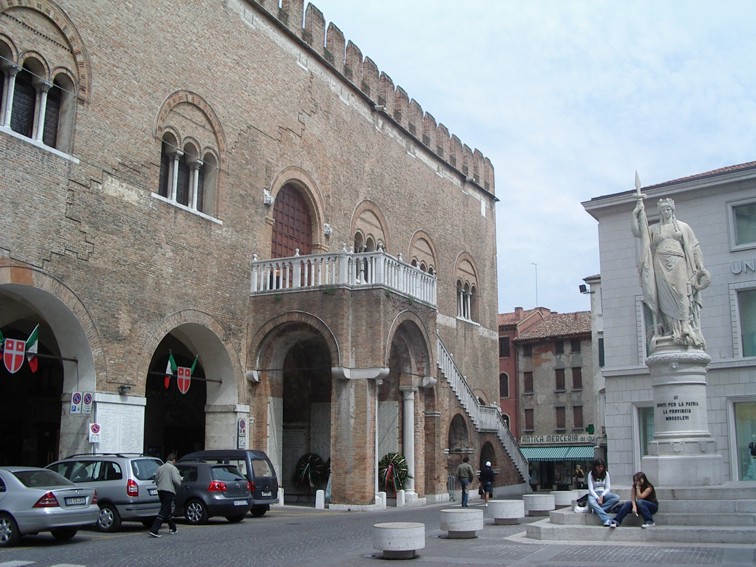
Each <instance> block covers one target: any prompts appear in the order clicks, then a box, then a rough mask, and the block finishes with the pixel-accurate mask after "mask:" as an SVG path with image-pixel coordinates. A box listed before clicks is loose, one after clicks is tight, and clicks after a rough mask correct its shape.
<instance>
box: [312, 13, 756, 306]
mask: <svg viewBox="0 0 756 567" xmlns="http://www.w3.org/2000/svg"><path fill="white" fill-rule="evenodd" d="M312 3H313V4H315V6H317V7H318V8H319V9H320V10H321V11H322V12H323V15H324V16H325V19H326V21H328V22H331V21H332V22H334V24H336V26H338V27H339V28H340V29H341V31H342V32H343V33H344V35H345V36H346V38H347V39H350V40H352V41H353V42H354V43H355V44H356V45H357V46H358V47H359V48H360V49H361V51H362V54H363V56H367V57H370V58H371V59H372V60H373V61H375V63H376V64H377V66H378V68H379V69H380V70H381V71H383V72H385V73H386V74H388V75H389V76H390V77H391V78H392V80H393V81H394V84H395V85H399V86H401V87H402V88H404V90H405V91H407V93H408V94H409V96H410V98H414V99H415V100H417V101H418V102H419V103H420V105H421V106H422V107H423V110H425V111H427V112H430V113H431V114H432V115H433V116H434V118H435V119H436V120H437V121H438V122H440V123H443V124H444V125H446V127H447V128H448V129H449V131H450V132H452V133H454V134H456V135H457V136H459V138H460V139H461V140H462V142H463V143H466V144H467V145H469V146H471V147H473V148H477V149H479V150H480V151H481V152H483V154H484V155H485V156H487V157H488V158H490V159H491V161H492V162H493V164H494V168H495V173H496V195H497V197H498V198H499V199H500V202H499V203H498V205H497V210H496V214H497V224H498V228H497V232H498V242H497V249H498V260H499V312H500V313H503V312H507V311H512V310H514V307H515V306H520V307H524V308H532V307H534V306H535V305H536V303H537V304H538V305H541V306H544V307H548V308H550V309H552V310H555V311H559V312H562V313H566V312H571V311H580V310H587V309H589V308H590V305H589V301H588V296H585V295H581V294H580V293H579V292H578V285H579V284H581V283H583V278H584V277H587V276H590V275H594V274H598V273H599V272H600V267H599V259H598V237H597V225H596V222H595V221H594V220H593V218H592V217H590V215H588V213H586V212H585V210H584V209H583V207H582V206H581V204H580V203H581V202H582V201H587V200H589V199H591V198H592V197H597V196H600V195H606V194H611V193H617V192H620V191H625V190H629V189H633V187H634V179H635V171H636V170H637V171H638V174H639V175H640V178H641V182H642V183H643V185H652V184H655V183H661V182H664V181H668V180H672V179H676V178H679V177H685V176H687V175H692V174H694V173H700V172H704V171H709V170H712V169H716V168H719V167H723V166H727V165H734V164H738V163H743V162H747V161H754V160H756V151H754V150H755V148H754V141H755V139H756V32H755V31H754V30H755V29H756V2H754V1H752V0H748V1H736V0H719V1H717V2H714V1H711V0H707V1H696V0H665V1H662V0H649V1H647V0H611V1H610V0H606V1H604V0H601V1H599V0H529V1H528V0H518V1H515V0H313V1H312ZM629 214H630V211H628V218H629ZM628 226H629V225H628ZM628 242H629V243H630V242H632V237H631V235H630V233H629V228H628ZM536 282H537V286H536Z"/></svg>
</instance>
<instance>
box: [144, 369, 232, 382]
mask: <svg viewBox="0 0 756 567" xmlns="http://www.w3.org/2000/svg"><path fill="white" fill-rule="evenodd" d="M147 374H150V375H157V376H167V375H168V374H167V373H166V372H156V371H154V370H150V371H149V372H148V373H147ZM170 377H171V378H175V377H176V374H174V373H173V372H171V373H170ZM194 380H199V381H200V382H216V383H217V384H223V380H216V379H214V378H197V377H196V376H192V381H194Z"/></svg>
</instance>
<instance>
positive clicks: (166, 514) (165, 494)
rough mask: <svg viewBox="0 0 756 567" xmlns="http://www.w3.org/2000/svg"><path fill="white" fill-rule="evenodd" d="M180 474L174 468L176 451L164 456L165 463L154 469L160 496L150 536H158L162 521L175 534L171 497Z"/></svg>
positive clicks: (176, 486) (174, 493) (174, 494)
mask: <svg viewBox="0 0 756 567" xmlns="http://www.w3.org/2000/svg"><path fill="white" fill-rule="evenodd" d="M181 480H182V479H181V474H179V471H178V469H177V468H176V453H171V454H169V455H168V457H166V459H165V463H163V464H162V465H160V466H159V467H158V469H157V471H155V484H157V490H158V497H159V498H160V512H158V515H157V516H156V517H155V521H154V522H152V527H151V528H150V532H149V533H150V535H151V536H152V537H160V534H159V533H158V532H159V531H160V526H162V525H163V522H166V523H167V524H168V530H169V531H168V533H170V534H172V535H173V534H176V522H174V521H173V499H174V498H175V497H176V491H177V490H178V489H179V487H180V486H181Z"/></svg>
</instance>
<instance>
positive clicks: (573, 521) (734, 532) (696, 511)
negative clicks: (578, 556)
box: [526, 481, 756, 544]
mask: <svg viewBox="0 0 756 567" xmlns="http://www.w3.org/2000/svg"><path fill="white" fill-rule="evenodd" d="M580 492H581V493H584V491H580ZM612 492H615V493H617V494H618V495H619V496H620V498H621V501H622V502H625V501H627V500H628V498H629V495H630V489H629V488H615V489H613V490H612ZM656 495H657V498H658V499H659V512H658V513H656V514H654V522H655V523H656V526H655V527H653V528H648V529H641V528H640V526H641V524H642V523H643V518H641V517H636V516H633V515H629V516H626V517H625V519H624V520H623V522H622V525H621V526H620V527H618V528H614V529H612V528H605V527H604V526H603V525H602V524H601V522H600V520H599V518H598V516H596V515H595V514H585V513H576V512H574V511H573V508H572V506H570V507H565V508H559V509H556V510H552V511H551V512H549V517H548V518H545V519H543V520H539V521H537V522H534V523H532V524H529V525H528V526H527V532H526V534H527V537H529V538H532V539H538V540H553V541H561V540H565V541H568V540H575V539H579V540H585V541H645V542H670V543H743V544H752V543H753V542H754V541H756V482H753V481H747V482H730V483H726V484H723V485H718V486H699V487H667V488H657V489H656ZM610 516H611V517H614V514H610Z"/></svg>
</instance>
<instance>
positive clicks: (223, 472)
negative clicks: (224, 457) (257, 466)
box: [212, 465, 246, 480]
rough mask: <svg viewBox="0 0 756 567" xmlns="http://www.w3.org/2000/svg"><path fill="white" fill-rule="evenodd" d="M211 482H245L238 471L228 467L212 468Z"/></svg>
mask: <svg viewBox="0 0 756 567" xmlns="http://www.w3.org/2000/svg"><path fill="white" fill-rule="evenodd" d="M212 476H213V480H246V479H245V478H244V476H243V475H242V473H240V472H239V469H237V468H236V467H232V466H229V465H219V466H215V467H213V468H212Z"/></svg>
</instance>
